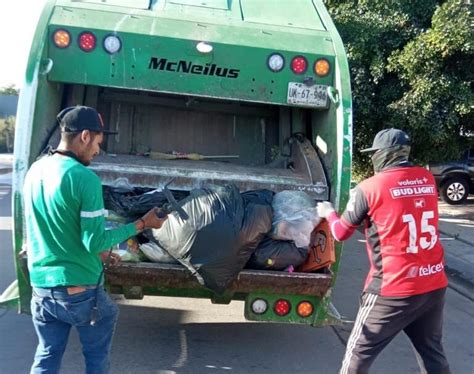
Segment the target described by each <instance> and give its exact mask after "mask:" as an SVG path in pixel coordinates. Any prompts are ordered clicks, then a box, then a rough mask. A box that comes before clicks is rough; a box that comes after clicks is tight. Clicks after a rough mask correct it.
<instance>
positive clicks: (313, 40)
mask: <svg viewBox="0 0 474 374" xmlns="http://www.w3.org/2000/svg"><path fill="white" fill-rule="evenodd" d="M119 5H121V6H119ZM57 30H66V31H67V32H68V33H69V35H70V39H71V43H70V45H69V46H68V47H67V48H58V47H56V46H55V45H54V42H53V34H54V33H55V32H56V31H57ZM84 32H91V33H93V34H94V35H95V38H96V45H95V48H93V50H91V51H89V52H85V51H83V50H81V48H80V47H79V43H78V40H79V37H80V35H81V34H82V33H84ZM108 35H114V36H117V37H118V38H119V39H120V41H121V48H120V50H119V51H118V52H117V53H114V54H110V53H108V52H107V51H106V50H105V48H104V45H103V43H104V38H105V37H106V36H108ZM201 42H205V43H206V48H208V47H209V46H210V47H211V48H210V50H204V51H203V50H201V49H199V47H198V44H199V43H201ZM274 53H277V54H279V55H280V56H281V57H283V59H284V67H283V69H282V70H281V71H279V72H273V71H271V70H270V69H269V67H268V59H269V57H270V55H272V54H274ZM297 56H304V58H305V59H306V62H307V70H306V71H305V72H303V73H302V74H296V73H294V72H293V71H292V69H291V61H292V59H293V58H294V57H297ZM319 59H325V60H326V61H327V62H328V63H329V66H330V70H329V73H328V74H327V75H325V76H318V75H317V74H316V73H315V72H314V70H313V64H314V63H315V61H317V60H319ZM295 85H298V87H299V88H298V90H299V91H298V92H299V93H298V94H299V95H303V94H302V92H303V91H304V90H306V88H308V90H309V89H310V88H311V89H313V88H314V87H319V88H318V90H320V91H321V95H322V97H324V98H325V99H324V100H322V101H319V102H318V104H317V105H316V104H314V103H310V104H308V103H307V102H303V101H302V99H301V96H300V97H299V98H298V99H297V100H296V99H295V100H296V101H294V100H293V99H294V97H293V96H291V95H293V93H295V92H296V91H294V90H295V89H294V87H295ZM292 89H293V93H291V92H292ZM318 92H319V91H318ZM303 97H304V96H303ZM290 98H291V100H290ZM292 100H293V101H292ZM77 104H82V105H90V106H94V107H97V108H98V109H99V111H100V112H101V113H102V114H103V115H104V119H105V122H106V124H107V125H108V126H109V127H112V128H115V129H118V130H119V131H120V135H119V136H116V137H110V138H111V139H109V140H108V142H107V144H106V145H105V146H106V151H107V152H108V154H107V155H106V156H104V157H102V156H101V157H99V158H98V159H97V161H95V162H94V163H93V164H92V165H91V168H92V169H93V170H94V171H95V172H97V173H98V174H99V176H100V177H101V179H102V180H103V182H104V184H108V183H111V182H112V181H113V180H114V179H116V178H118V177H127V178H129V181H130V183H132V184H134V185H137V186H146V187H153V188H157V187H160V186H162V185H163V183H165V182H166V181H168V180H169V178H170V177H175V178H176V180H175V182H174V185H171V186H170V187H171V188H176V189H190V188H193V187H197V186H199V184H198V182H199V181H206V182H210V183H218V184H223V183H235V184H237V185H238V187H239V188H240V189H241V190H250V189H258V188H268V189H272V190H274V191H275V192H278V191H281V190H285V189H291V190H302V191H306V192H307V193H308V194H310V195H311V196H312V197H313V198H314V199H315V200H325V199H329V200H331V201H332V202H333V203H334V204H335V206H336V207H337V209H341V208H342V207H343V206H344V205H345V202H346V200H347V196H348V191H349V186H350V166H351V154H352V103H351V88H350V81H349V69H348V63H347V58H346V55H345V52H344V48H343V45H342V41H341V39H340V37H339V35H338V33H337V30H336V29H335V27H334V24H333V23H332V21H331V19H330V17H329V14H328V13H327V11H326V9H325V7H324V5H323V4H322V2H321V1H318V0H313V1H311V0H295V1H292V2H290V3H288V2H282V1H279V0H272V1H270V0H269V1H265V2H263V1H257V0H253V1H252V0H240V1H235V0H234V1H230V0H212V1H211V0H209V1H206V2H205V3H204V2H202V1H197V0H166V1H165V0H155V1H150V2H149V1H116V0H115V1H114V0H108V1H99V0H97V1H94V0H89V1H66V0H58V1H53V0H50V1H48V2H47V4H46V5H45V8H44V10H43V13H42V16H41V18H40V21H39V23H38V26H37V30H36V34H35V37H34V40H33V44H32V48H31V51H30V56H29V61H28V66H27V71H26V74H25V83H24V86H23V88H22V90H21V95H20V102H19V109H18V116H17V120H18V124H19V125H18V127H17V130H16V137H15V162H14V173H13V187H12V189H13V219H14V223H13V235H14V240H13V242H14V253H15V258H16V270H17V280H18V294H16V293H14V292H13V293H12V292H9V293H8V299H7V296H6V298H5V299H1V298H0V305H2V306H6V305H9V306H11V305H16V306H17V307H18V309H19V311H20V312H28V311H29V299H30V297H31V288H30V286H29V281H28V270H27V267H26V259H25V255H24V253H21V252H22V249H23V248H24V247H25V244H26V241H25V238H24V230H23V209H22V186H23V180H24V176H25V174H26V171H27V170H28V168H29V166H30V165H31V163H32V162H34V160H35V159H36V158H37V157H38V155H40V154H41V152H42V151H43V150H44V148H45V147H46V146H47V145H48V144H50V145H53V146H54V145H56V144H55V141H57V139H58V130H57V124H56V123H55V116H56V114H57V113H58V111H59V110H60V109H61V108H62V107H65V106H69V105H77ZM183 135H186V136H183ZM155 146H156V149H155V148H153V147H155ZM166 146H169V147H170V148H168V149H164V147H166ZM175 148H177V150H182V151H185V152H198V153H203V154H206V153H207V154H225V153H223V152H227V153H228V154H239V155H240V157H239V159H237V160H231V161H229V162H228V163H222V162H207V161H169V160H166V161H163V160H159V161H155V162H153V163H151V162H150V160H145V159H144V158H143V157H139V156H137V153H140V152H143V151H144V150H145V151H146V150H156V151H163V150H169V149H175ZM111 153H112V154H113V156H114V157H112V156H109V154H111ZM279 157H280V158H283V159H284V160H286V161H285V162H286V163H284V164H278V165H279V166H276V167H275V165H273V164H274V163H275V162H276V161H279ZM282 165H283V166H282ZM341 252H342V244H341V243H337V244H336V263H335V264H333V265H332V266H331V269H330V270H328V269H326V270H325V271H323V272H320V273H287V272H274V271H252V270H247V269H245V270H243V271H242V272H241V274H240V276H239V278H238V279H237V280H236V281H235V282H234V283H233V284H232V286H231V287H230V288H229V290H228V291H227V292H225V293H224V294H223V295H214V294H212V292H210V291H209V290H207V289H205V288H203V287H202V286H201V285H199V284H198V283H197V281H196V279H195V278H194V277H192V276H191V275H190V274H189V272H187V271H185V270H184V269H183V268H180V267H176V266H175V267H173V266H166V265H163V264H153V263H139V264H128V263H124V264H123V265H122V266H119V267H117V268H115V269H111V270H110V271H109V272H108V274H107V283H108V286H109V287H110V289H111V290H112V291H114V292H119V293H123V294H124V295H126V296H127V297H130V298H141V297H143V295H167V296H177V297H179V296H182V297H201V298H209V299H210V300H211V301H212V302H214V303H228V302H230V301H231V300H236V299H237V300H244V301H245V316H246V318H248V319H252V320H260V321H269V322H270V321H273V322H275V321H277V322H288V323H303V324H309V325H313V326H322V325H326V324H331V323H334V322H335V319H334V318H333V317H332V316H331V315H330V313H329V312H328V311H329V310H330V293H331V287H332V286H333V285H334V282H335V280H336V277H337V272H338V267H339V260H340V256H341ZM12 295H13V296H12ZM255 298H266V299H267V301H268V303H269V306H270V307H269V310H268V311H267V312H266V313H264V314H262V315H256V314H255V313H253V312H252V310H251V303H252V301H253V300H255ZM280 298H286V299H288V300H289V301H290V303H291V305H292V306H296V305H297V303H299V302H300V301H311V302H312V304H313V306H314V308H315V312H314V313H313V314H312V315H311V316H309V317H306V318H302V317H299V316H298V315H297V314H295V313H296V312H295V308H294V307H292V309H291V312H290V313H289V314H288V315H286V316H277V315H276V314H275V313H274V312H273V310H272V308H271V304H272V303H274V302H275V301H276V300H278V299H280Z"/></svg>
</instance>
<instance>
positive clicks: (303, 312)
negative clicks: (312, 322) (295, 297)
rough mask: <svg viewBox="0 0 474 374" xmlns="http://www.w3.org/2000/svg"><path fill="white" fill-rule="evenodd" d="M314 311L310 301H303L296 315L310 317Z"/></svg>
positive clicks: (297, 308)
mask: <svg viewBox="0 0 474 374" xmlns="http://www.w3.org/2000/svg"><path fill="white" fill-rule="evenodd" d="M313 310H314V308H313V305H312V304H311V303H310V302H309V301H302V302H301V303H299V304H298V306H297V307H296V313H298V315H299V316H300V317H309V316H310V315H311V314H313Z"/></svg>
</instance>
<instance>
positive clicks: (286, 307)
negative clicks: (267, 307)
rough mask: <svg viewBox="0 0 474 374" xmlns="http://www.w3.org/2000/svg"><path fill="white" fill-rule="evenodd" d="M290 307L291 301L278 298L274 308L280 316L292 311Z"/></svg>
mask: <svg viewBox="0 0 474 374" xmlns="http://www.w3.org/2000/svg"><path fill="white" fill-rule="evenodd" d="M290 309H291V304H290V302H289V301H288V300H284V299H280V300H277V302H276V303H275V305H274V306H273V310H274V311H275V313H276V314H278V315H279V316H286V315H287V314H288V313H290Z"/></svg>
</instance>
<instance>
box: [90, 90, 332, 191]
mask: <svg viewBox="0 0 474 374" xmlns="http://www.w3.org/2000/svg"><path fill="white" fill-rule="evenodd" d="M98 107H99V111H100V112H101V113H102V114H103V115H104V120H105V122H106V124H107V126H108V127H109V128H110V129H113V130H115V131H118V132H119V134H118V135H111V136H109V137H108V139H107V143H106V144H105V147H104V148H105V151H106V152H104V153H103V154H101V155H100V156H99V157H97V158H96V159H95V160H94V162H93V163H92V164H91V168H92V169H93V170H94V171H96V172H97V173H98V174H99V175H100V177H101V179H102V181H103V183H104V184H111V183H112V182H113V181H114V180H115V179H117V178H123V177H126V178H128V181H129V182H130V184H131V185H133V186H137V187H151V188H160V187H162V186H163V185H164V184H166V183H167V182H168V181H169V180H170V179H171V178H174V179H173V182H172V183H171V184H170V185H169V186H168V187H169V188H170V189H175V190H190V189H193V188H199V187H203V186H205V185H207V184H221V185H222V184H226V183H233V184H235V185H237V187H238V188H239V190H240V191H241V192H244V191H249V190H257V189H269V190H272V191H273V192H280V191H283V190H299V191H304V192H306V193H307V194H308V195H310V196H311V197H312V198H314V199H315V200H327V199H328V196H329V188H328V185H327V180H326V176H325V171H324V169H323V166H322V163H321V161H320V159H319V157H318V155H317V153H316V151H315V149H314V147H313V146H312V145H311V143H310V141H309V140H307V139H306V137H305V135H304V134H303V133H304V132H306V131H308V129H311V126H310V125H308V124H307V121H308V118H307V115H306V113H305V111H304V109H299V108H293V109H291V108H288V107H279V106H276V105H264V104H251V103H241V102H232V101H223V100H213V99H209V98H206V99H204V98H199V97H189V96H179V95H165V94H152V93H146V92H141V93H131V92H128V91H125V90H117V89H113V90H112V89H104V90H103V91H102V92H101V93H100V94H99V95H98ZM292 112H293V113H292ZM293 128H296V129H298V130H300V131H298V135H297V136H293V137H292V136H291V134H292V133H293V134H294V132H295V131H294V129H293ZM309 131H310V130H309ZM169 151H179V152H186V153H193V152H194V153H198V154H202V155H208V156H213V155H222V156H225V155H233V156H237V157H235V158H225V157H224V158H222V159H219V158H217V159H215V160H213V161H208V160H202V161H195V160H162V159H151V158H150V157H146V156H145V155H146V154H147V153H148V152H169Z"/></svg>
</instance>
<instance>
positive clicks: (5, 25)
mask: <svg viewBox="0 0 474 374" xmlns="http://www.w3.org/2000/svg"><path fill="white" fill-rule="evenodd" d="M45 3H46V0H21V1H19V0H1V1H0V48H1V51H2V53H1V54H0V87H5V86H9V85H11V84H14V85H15V86H16V87H17V88H21V87H22V85H23V77H24V75H25V71H26V63H27V59H28V53H29V50H30V46H31V41H32V39H33V34H34V31H35V29H36V24H37V22H38V19H39V16H40V13H41V10H42V9H43V6H44V4H45Z"/></svg>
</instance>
